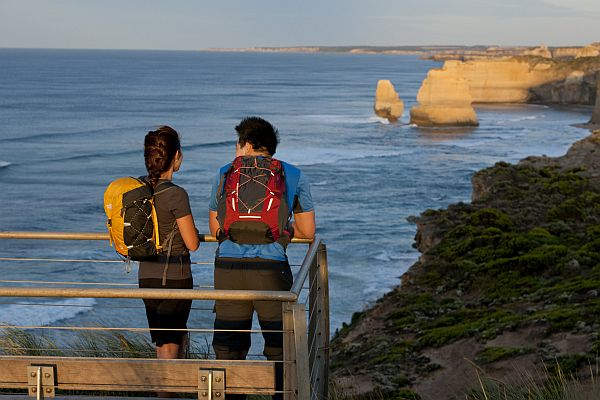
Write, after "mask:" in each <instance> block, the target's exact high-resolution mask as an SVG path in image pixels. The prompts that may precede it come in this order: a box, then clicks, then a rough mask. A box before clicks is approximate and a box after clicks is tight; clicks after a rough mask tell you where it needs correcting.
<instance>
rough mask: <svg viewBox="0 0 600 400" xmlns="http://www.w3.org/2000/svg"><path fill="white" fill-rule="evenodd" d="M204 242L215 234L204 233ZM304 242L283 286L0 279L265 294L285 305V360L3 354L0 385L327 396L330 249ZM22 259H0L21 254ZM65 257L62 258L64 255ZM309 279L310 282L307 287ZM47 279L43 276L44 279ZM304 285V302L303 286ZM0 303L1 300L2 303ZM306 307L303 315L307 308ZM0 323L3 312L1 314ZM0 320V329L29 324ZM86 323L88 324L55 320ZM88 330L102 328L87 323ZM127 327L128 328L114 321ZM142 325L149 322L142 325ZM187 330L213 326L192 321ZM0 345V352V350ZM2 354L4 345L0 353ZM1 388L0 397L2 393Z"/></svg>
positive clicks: (218, 295)
mask: <svg viewBox="0 0 600 400" xmlns="http://www.w3.org/2000/svg"><path fill="white" fill-rule="evenodd" d="M202 238H203V239H204V241H206V242H211V241H215V239H214V237H212V236H210V235H203V236H202ZM0 239H9V240H15V239H20V240H40V239H41V240H44V239H45V240H108V236H107V235H106V234H104V233H67V232H0ZM293 243H308V244H309V248H308V251H307V253H306V255H305V257H304V260H303V262H302V264H301V265H300V269H299V270H298V272H297V273H296V276H295V278H294V283H293V286H292V288H291V290H290V291H289V292H287V291H252V290H214V289H198V290H189V289H188V290H185V289H138V288H125V289H123V288H90V287H84V288H81V287H66V285H63V286H52V287H48V286H47V285H44V286H26V287H19V286H14V285H6V284H0V297H4V298H7V297H13V298H16V297H30V298H31V297H36V298H41V297H53V298H73V297H76V298H115V299H116V298H137V299H144V298H153V299H190V300H230V301H248V300H269V301H279V302H281V304H282V317H283V330H282V331H280V332H282V333H283V336H284V345H283V360H282V361H269V360H214V359H193V360H192V359H177V360H158V359H141V358H133V359H132V358H98V357H56V356H44V355H42V356H25V355H0V389H13V390H14V389H26V390H28V393H29V395H30V396H33V397H37V398H43V397H54V395H55V393H56V391H91V392H115V391H121V392H123V391H127V392H138V393H139V392H141V393H143V392H149V391H156V392H180V393H195V394H197V396H198V399H202V400H220V399H223V398H224V397H226V395H228V394H243V393H246V394H266V395H268V394H275V393H283V397H284V399H285V400H296V399H299V400H300V399H301V400H320V399H326V398H327V396H328V392H327V388H328V369H329V337H330V332H329V289H328V266H327V249H326V246H325V243H324V242H323V241H322V240H321V239H320V238H319V237H317V238H315V240H314V241H310V240H306V239H294V240H293ZM18 259H19V258H6V257H5V258H0V261H2V260H18ZM65 261H67V260H65ZM306 282H308V287H305V284H306ZM46 283H47V282H46ZM306 289H308V295H307V296H305V297H306V301H305V303H303V302H301V301H300V299H301V293H302V291H303V290H306ZM0 307H1V304H0ZM307 312H308V314H307ZM0 322H1V318H0ZM32 328H34V327H28V326H19V325H0V329H4V330H5V331H6V329H24V330H27V329H32ZM60 328H63V329H67V330H68V329H73V330H76V329H86V327H60ZM89 329H102V328H98V327H89ZM119 329H123V330H127V329H128V328H119ZM138 330H145V331H147V329H140V328H138ZM188 331H190V332H198V331H202V332H214V330H213V329H209V328H206V329H202V328H200V329H197V328H191V329H189V330H188ZM2 350H3V349H2V348H1V347H0V352H2ZM0 354H1V353H0ZM5 354H6V352H5ZM277 363H283V378H284V379H283V390H282V391H278V390H276V385H275V369H276V368H275V367H276V364H277ZM1 394H2V393H1V392H0V397H1Z"/></svg>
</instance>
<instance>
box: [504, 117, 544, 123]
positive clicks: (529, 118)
mask: <svg viewBox="0 0 600 400" xmlns="http://www.w3.org/2000/svg"><path fill="white" fill-rule="evenodd" d="M540 117H542V118H543V117H544V115H541V116H540ZM536 119H538V116H537V115H527V116H525V117H519V118H512V119H509V121H510V122H520V121H534V120H536Z"/></svg>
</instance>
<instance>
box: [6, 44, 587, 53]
mask: <svg viewBox="0 0 600 400" xmlns="http://www.w3.org/2000/svg"><path fill="white" fill-rule="evenodd" d="M591 43H594V42H588V43H586V44H569V45H562V46H557V45H547V44H537V45H527V44H510V45H499V44H403V45H378V44H362V45H358V44H356V45H352V44H345V45H289V46H280V45H278V46H262V45H261V46H257V45H254V46H247V47H243V46H242V47H203V48H197V49H189V48H182V49H167V48H108V47H39V46H31V47H29V46H27V47H17V46H0V50H89V51H94V50H98V51H165V52H168V51H172V52H210V51H215V50H224V51H227V50H231V51H232V52H233V51H236V50H251V49H294V48H298V49H302V48H348V49H351V48H366V47H368V48H376V49H377V48H382V49H383V48H425V47H434V48H436V47H437V48H448V47H459V48H469V47H500V48H511V47H541V46H546V47H549V48H556V47H585V46H588V45H589V44H591Z"/></svg>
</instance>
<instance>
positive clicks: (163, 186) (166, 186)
mask: <svg viewBox="0 0 600 400" xmlns="http://www.w3.org/2000/svg"><path fill="white" fill-rule="evenodd" d="M175 186H177V185H175V184H174V183H173V182H171V181H164V182H160V183H159V184H158V185H156V187H155V188H154V195H155V196H156V195H157V194H159V193H162V192H166V191H167V190H169V189H172V188H174V187H175ZM159 187H160V188H161V189H160V190H158V188H159Z"/></svg>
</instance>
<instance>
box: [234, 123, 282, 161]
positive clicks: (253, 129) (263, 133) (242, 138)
mask: <svg viewBox="0 0 600 400" xmlns="http://www.w3.org/2000/svg"><path fill="white" fill-rule="evenodd" d="M235 130H236V131H237V133H238V143H239V144H240V146H244V145H245V144H246V143H250V144H251V145H252V148H253V149H254V150H256V151H262V150H266V151H267V152H268V153H269V154H270V155H273V154H275V150H276V149H277V145H278V144H279V132H278V131H277V129H276V128H275V127H274V126H273V125H271V123H269V122H268V121H265V120H264V119H262V118H260V117H247V118H244V119H243V120H242V121H241V122H240V124H239V125H238V126H236V127H235Z"/></svg>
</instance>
